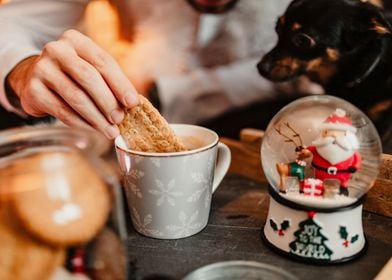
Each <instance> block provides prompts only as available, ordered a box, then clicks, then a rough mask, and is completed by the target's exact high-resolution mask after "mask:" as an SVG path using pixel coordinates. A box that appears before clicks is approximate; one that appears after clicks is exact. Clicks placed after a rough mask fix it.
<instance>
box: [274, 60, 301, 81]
mask: <svg viewBox="0 0 392 280" xmlns="http://www.w3.org/2000/svg"><path fill="white" fill-rule="evenodd" d="M300 67H301V61H300V60H299V59H296V58H294V57H290V56H287V57H284V58H282V59H280V60H279V61H278V62H277V64H276V66H275V67H274V68H273V69H272V71H271V73H272V75H273V76H278V77H285V76H290V75H292V74H293V73H295V72H296V71H297V70H298V69H299V68H300Z"/></svg>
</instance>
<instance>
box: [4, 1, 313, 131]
mask: <svg viewBox="0 0 392 280" xmlns="http://www.w3.org/2000/svg"><path fill="white" fill-rule="evenodd" d="M117 1H126V2H124V3H125V4H124V3H122V4H123V5H122V7H124V6H125V7H126V8H125V9H124V8H123V9H121V12H122V13H125V17H124V18H130V19H132V23H133V25H132V28H134V38H133V40H132V42H126V43H124V42H123V41H121V40H117V41H116V40H113V41H111V40H108V39H106V41H104V42H101V45H102V46H103V47H105V45H106V49H107V50H108V51H109V52H110V53H111V54H112V55H113V56H114V57H115V58H116V59H117V61H118V62H119V64H120V66H121V67H122V68H123V70H124V72H125V73H126V75H127V76H128V77H129V78H130V80H131V81H132V80H133V81H135V82H137V81H138V80H143V79H152V80H154V81H155V82H156V83H157V85H158V88H159V95H160V98H161V102H162V114H163V115H164V117H165V118H166V119H167V120H168V121H169V122H182V123H198V122H201V121H204V120H207V119H210V118H212V117H215V116H217V115H219V114H221V113H223V112H225V111H227V110H230V109H232V108H236V107H242V106H246V105H249V104H250V103H252V102H256V101H262V100H266V99H270V98H279V97H280V96H281V94H291V93H292V92H296V91H297V90H298V87H297V84H296V83H283V84H282V83H281V84H274V83H272V82H270V81H267V80H265V79H264V78H262V77H261V76H260V75H259V74H258V72H257V69H256V64H257V62H258V61H259V60H260V59H261V57H262V55H263V54H265V53H266V52H267V51H269V50H270V49H271V48H272V47H273V46H274V45H275V43H276V39H277V37H276V35H275V31H274V26H275V22H276V19H277V17H278V16H279V15H281V14H283V13H284V10H285V8H286V6H287V4H288V3H289V2H290V0H263V1H261V0H241V1H239V2H238V4H237V6H236V7H235V9H233V10H232V11H230V12H228V13H225V14H222V15H216V16H214V15H202V16H200V15H199V14H198V13H197V12H195V11H194V10H193V9H192V8H191V7H190V6H189V5H188V4H187V2H186V1H185V0H165V1H162V0H117ZM88 2H89V1H87V0H46V1H44V0H13V1H8V3H7V4H5V5H2V6H1V7H0V34H1V36H0V84H1V85H3V84H4V78H5V77H6V75H7V74H8V73H9V72H10V70H11V69H12V68H13V67H14V66H15V65H16V64H17V63H18V62H20V61H21V60H22V59H24V58H26V57H28V56H31V55H34V54H39V53H40V50H41V49H42V47H43V45H44V44H45V43H47V42H49V41H52V40H56V39H57V38H58V37H59V36H60V35H61V34H62V33H63V32H64V31H65V30H66V29H69V28H71V27H74V26H75V25H76V24H77V23H78V22H79V21H80V20H81V18H82V16H83V14H84V11H85V8H86V6H87V4H88ZM114 2H116V1H114ZM98 31H99V30H95V32H93V33H95V34H97V33H98V34H99V32H98ZM104 31H105V30H102V32H104ZM87 33H88V30H87ZM106 38H107V37H106ZM93 39H94V38H93ZM98 43H99V40H98ZM121 46H122V47H121ZM124 46H125V47H124ZM307 89H308V91H311V89H310V88H307ZM0 103H1V104H2V105H3V106H4V107H5V108H6V109H7V110H9V111H15V110H14V108H12V106H11V105H10V104H9V102H8V101H7V99H6V98H5V94H4V88H3V86H1V87H0Z"/></svg>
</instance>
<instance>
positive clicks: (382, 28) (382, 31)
mask: <svg viewBox="0 0 392 280" xmlns="http://www.w3.org/2000/svg"><path fill="white" fill-rule="evenodd" d="M372 23H373V26H372V27H371V28H370V30H374V31H376V32H377V33H378V34H380V35H385V34H391V30H389V29H388V28H387V27H386V26H384V25H382V23H380V22H378V20H377V19H376V18H372Z"/></svg>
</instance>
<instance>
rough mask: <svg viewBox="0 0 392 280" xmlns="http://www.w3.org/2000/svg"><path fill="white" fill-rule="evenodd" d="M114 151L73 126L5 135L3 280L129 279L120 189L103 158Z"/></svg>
mask: <svg viewBox="0 0 392 280" xmlns="http://www.w3.org/2000/svg"><path fill="white" fill-rule="evenodd" d="M109 148H110V143H109V142H108V141H107V140H106V139H105V138H103V136H101V135H99V134H97V133H95V132H92V131H87V130H79V129H70V128H67V127H53V126H36V127H22V128H16V129H10V130H5V131H3V132H0V240H2V244H4V246H1V247H0V263H2V264H5V265H2V266H1V268H0V279H10V278H12V279H27V278H28V279H48V278H50V277H52V278H51V279H57V278H60V277H63V276H64V274H65V275H67V274H72V273H79V274H85V275H86V277H90V278H92V279H101V278H100V277H101V276H99V275H102V274H103V273H104V274H106V276H108V275H109V277H110V275H112V276H113V278H115V277H114V275H116V277H117V278H115V279H126V267H125V266H126V259H125V251H124V248H123V246H122V239H124V238H125V237H126V232H125V229H126V227H125V223H124V221H125V219H124V216H123V213H124V211H123V206H122V199H121V197H122V196H121V188H120V183H119V180H118V179H117V174H116V173H115V172H114V171H113V169H112V168H110V166H109V165H108V164H107V163H106V162H105V161H104V160H103V159H102V157H101V156H102V155H103V154H104V153H105V152H107V151H108V150H109ZM114 256H116V258H117V262H116V265H114V264H112V261H111V259H112V258H113V257H114ZM111 273H112V274H111ZM26 277H27V278H26Z"/></svg>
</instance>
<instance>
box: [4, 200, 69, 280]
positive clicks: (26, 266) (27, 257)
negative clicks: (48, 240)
mask: <svg viewBox="0 0 392 280" xmlns="http://www.w3.org/2000/svg"><path fill="white" fill-rule="evenodd" d="M0 204H1V206H0V240H1V246H0V279H12V280H31V279H49V278H50V277H51V275H52V273H53V272H54V271H55V270H56V269H57V268H59V267H61V266H62V265H63V264H64V261H65V255H66V253H65V249H64V248H61V247H54V246H50V245H47V244H44V243H42V242H40V241H38V240H37V239H35V238H34V237H33V236H31V235H29V234H28V233H27V232H25V231H24V230H23V228H22V227H21V226H20V224H18V222H17V221H16V219H15V217H13V215H12V213H11V211H10V209H9V208H10V207H9V202H8V201H1V199H0Z"/></svg>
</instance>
